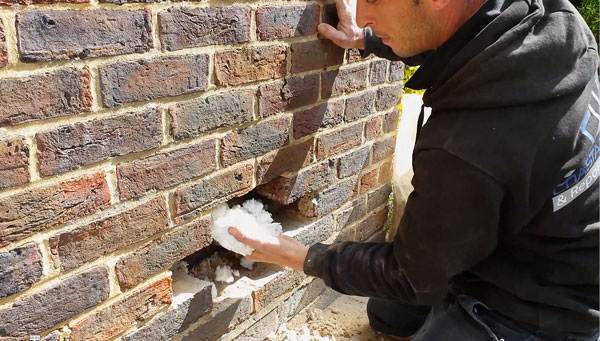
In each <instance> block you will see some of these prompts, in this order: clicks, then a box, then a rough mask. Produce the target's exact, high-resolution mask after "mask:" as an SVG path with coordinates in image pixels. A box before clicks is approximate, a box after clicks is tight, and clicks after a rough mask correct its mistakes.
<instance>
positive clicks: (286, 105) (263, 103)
mask: <svg viewBox="0 0 600 341" xmlns="http://www.w3.org/2000/svg"><path fill="white" fill-rule="evenodd" d="M318 97H319V75H318V74H310V75H306V76H304V77H299V76H296V77H288V78H286V79H284V80H283V81H277V82H273V83H270V84H264V85H261V86H260V87H259V88H258V103H259V112H260V116H261V117H267V116H271V115H273V114H276V113H278V112H282V111H286V110H291V109H295V108H299V107H302V106H305V105H309V104H312V103H314V102H316V101H317V98H318Z"/></svg>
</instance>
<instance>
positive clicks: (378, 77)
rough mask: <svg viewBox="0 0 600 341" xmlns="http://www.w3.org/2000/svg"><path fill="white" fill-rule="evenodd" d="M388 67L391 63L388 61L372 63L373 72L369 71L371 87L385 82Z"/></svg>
mask: <svg viewBox="0 0 600 341" xmlns="http://www.w3.org/2000/svg"><path fill="white" fill-rule="evenodd" d="M388 65H389V62H388V61H387V60H374V61H372V62H371V70H370V71H369V82H370V83H371V85H377V84H381V83H383V82H385V80H386V79H387V69H388Z"/></svg>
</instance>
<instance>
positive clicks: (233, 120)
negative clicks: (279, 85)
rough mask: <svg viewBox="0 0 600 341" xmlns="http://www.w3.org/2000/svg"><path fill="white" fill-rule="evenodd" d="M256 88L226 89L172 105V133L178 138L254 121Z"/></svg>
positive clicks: (170, 108) (170, 110) (170, 111)
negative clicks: (250, 89)
mask: <svg viewBox="0 0 600 341" xmlns="http://www.w3.org/2000/svg"><path fill="white" fill-rule="evenodd" d="M253 112H254V92H253V91H234V92H225V93H220V94H216V95H212V96H208V97H205V98H201V99H195V100H192V101H187V102H179V103H177V104H175V105H172V106H170V107H169V113H170V114H171V118H172V119H173V123H172V125H171V133H172V134H173V137H174V138H175V139H176V140H182V139H185V138H190V137H194V136H197V135H200V134H202V133H204V132H207V131H210V130H213V129H217V128H221V127H225V126H232V125H237V124H241V123H246V122H250V121H252V117H253Z"/></svg>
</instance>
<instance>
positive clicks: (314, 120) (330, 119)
mask: <svg viewBox="0 0 600 341" xmlns="http://www.w3.org/2000/svg"><path fill="white" fill-rule="evenodd" d="M343 112H344V101H343V100H339V101H335V102H328V103H321V104H319V105H317V106H314V107H312V108H310V109H306V110H302V111H297V112H295V113H294V138H296V139H299V138H301V137H303V136H307V135H310V134H312V133H316V132H317V131H319V130H321V129H322V128H331V127H333V126H336V125H338V124H340V123H342V117H343Z"/></svg>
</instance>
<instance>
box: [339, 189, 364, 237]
mask: <svg viewBox="0 0 600 341" xmlns="http://www.w3.org/2000/svg"><path fill="white" fill-rule="evenodd" d="M366 214H367V205H366V203H365V196H364V195H362V196H360V197H358V198H356V199H354V200H353V201H351V202H349V203H347V204H345V205H344V207H343V208H342V209H341V210H340V211H339V212H338V213H336V216H335V226H336V229H337V230H338V231H339V230H342V229H343V228H344V227H346V226H348V225H350V224H352V223H354V222H356V221H358V220H360V219H362V218H363V217H364V216H365V215H366ZM350 239H353V238H352V237H351V238H349V240H350Z"/></svg>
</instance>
